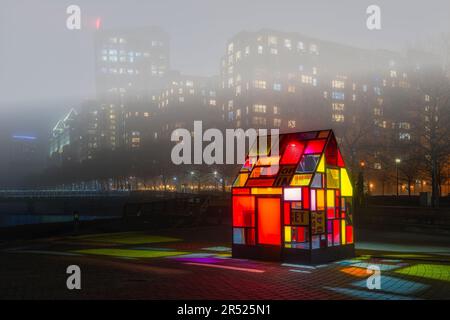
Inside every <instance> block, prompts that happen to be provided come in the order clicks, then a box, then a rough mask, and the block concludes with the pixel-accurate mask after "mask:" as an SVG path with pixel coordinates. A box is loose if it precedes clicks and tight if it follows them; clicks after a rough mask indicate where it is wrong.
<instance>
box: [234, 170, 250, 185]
mask: <svg viewBox="0 0 450 320" xmlns="http://www.w3.org/2000/svg"><path fill="white" fill-rule="evenodd" d="M247 178H248V173H240V174H239V175H238V176H237V178H236V180H235V181H234V183H233V187H244V186H245V182H246V181H247Z"/></svg>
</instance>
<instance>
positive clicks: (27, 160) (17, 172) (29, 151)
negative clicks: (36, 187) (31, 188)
mask: <svg viewBox="0 0 450 320" xmlns="http://www.w3.org/2000/svg"><path fill="white" fill-rule="evenodd" d="M42 150H44V148H43V145H42V141H41V140H40V139H38V138H37V137H35V136H31V135H22V134H15V135H12V136H11V138H10V141H9V148H8V150H7V151H6V152H7V153H8V161H9V165H8V172H7V174H6V175H7V178H6V179H4V183H5V184H6V185H10V186H26V185H28V184H29V183H30V182H31V180H30V178H32V175H35V174H39V173H40V172H41V170H42V169H43V168H44V166H45V154H44V153H43V152H42Z"/></svg>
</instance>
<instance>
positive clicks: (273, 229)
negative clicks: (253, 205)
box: [258, 198, 281, 245]
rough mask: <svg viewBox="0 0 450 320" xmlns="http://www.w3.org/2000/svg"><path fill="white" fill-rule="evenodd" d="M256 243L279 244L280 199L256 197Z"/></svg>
mask: <svg viewBox="0 0 450 320" xmlns="http://www.w3.org/2000/svg"><path fill="white" fill-rule="evenodd" d="M258 243H260V244H270V245H280V244H281V227H280V199H277V198H259V199H258Z"/></svg>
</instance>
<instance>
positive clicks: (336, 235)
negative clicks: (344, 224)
mask: <svg viewBox="0 0 450 320" xmlns="http://www.w3.org/2000/svg"><path fill="white" fill-rule="evenodd" d="M340 229H341V225H340V220H339V219H336V220H333V244H334V245H335V246H338V245H339V244H340V239H341V237H340Z"/></svg>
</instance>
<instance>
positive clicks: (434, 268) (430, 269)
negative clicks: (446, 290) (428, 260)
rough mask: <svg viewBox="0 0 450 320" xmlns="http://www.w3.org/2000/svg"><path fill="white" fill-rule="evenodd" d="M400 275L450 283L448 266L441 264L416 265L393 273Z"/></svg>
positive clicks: (449, 268) (449, 267)
mask: <svg viewBox="0 0 450 320" xmlns="http://www.w3.org/2000/svg"><path fill="white" fill-rule="evenodd" d="M395 272H397V273H400V274H404V275H408V276H414V277H420V278H427V279H433V280H440V281H448V282H450V266H449V265H441V264H422V263H421V264H417V265H414V266H410V267H406V268H403V269H400V270H397V271H395Z"/></svg>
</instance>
